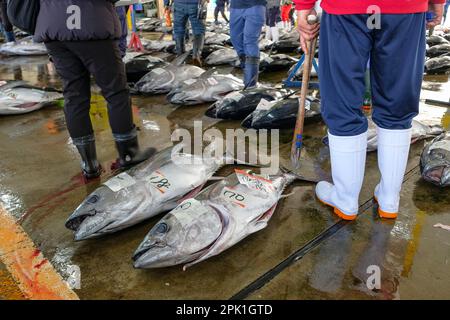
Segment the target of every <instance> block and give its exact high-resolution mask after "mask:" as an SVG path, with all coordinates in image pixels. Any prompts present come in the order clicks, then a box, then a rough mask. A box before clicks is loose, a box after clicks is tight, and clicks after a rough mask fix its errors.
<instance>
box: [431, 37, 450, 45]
mask: <svg viewBox="0 0 450 320" xmlns="http://www.w3.org/2000/svg"><path fill="white" fill-rule="evenodd" d="M446 43H449V42H448V41H447V40H446V39H445V38H443V37H441V36H437V35H432V36H429V37H427V44H428V45H429V46H430V47H433V46H436V45H438V44H446Z"/></svg>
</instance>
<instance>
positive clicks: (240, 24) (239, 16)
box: [230, 8, 245, 69]
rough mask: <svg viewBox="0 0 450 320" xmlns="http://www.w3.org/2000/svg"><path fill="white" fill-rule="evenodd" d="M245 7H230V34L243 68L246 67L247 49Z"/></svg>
mask: <svg viewBox="0 0 450 320" xmlns="http://www.w3.org/2000/svg"><path fill="white" fill-rule="evenodd" d="M244 12H245V9H236V8H231V9H230V36H231V43H232V44H233V48H234V50H236V53H237V54H238V56H239V59H240V61H241V65H240V66H241V68H242V69H244V67H245V51H244V32H243V30H244V26H245V18H244Z"/></svg>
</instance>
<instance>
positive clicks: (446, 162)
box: [420, 132, 450, 187]
mask: <svg viewBox="0 0 450 320" xmlns="http://www.w3.org/2000/svg"><path fill="white" fill-rule="evenodd" d="M420 172H421V173H422V178H423V179H424V180H425V181H428V182H431V183H433V184H435V185H437V186H439V187H450V132H445V133H442V134H441V135H440V136H438V137H436V138H434V140H433V141H431V142H430V143H429V144H428V145H426V147H425V149H424V150H423V152H422V156H421V157H420Z"/></svg>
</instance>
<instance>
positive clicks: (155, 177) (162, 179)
mask: <svg viewBox="0 0 450 320" xmlns="http://www.w3.org/2000/svg"><path fill="white" fill-rule="evenodd" d="M148 181H149V182H150V184H151V185H152V186H153V187H155V189H156V190H158V191H159V192H161V193H166V191H168V190H169V188H170V182H169V179H167V177H166V176H165V175H164V173H162V172H161V171H159V170H156V171H155V172H152V174H151V175H150V177H149V178H148Z"/></svg>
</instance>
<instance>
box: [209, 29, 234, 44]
mask: <svg viewBox="0 0 450 320" xmlns="http://www.w3.org/2000/svg"><path fill="white" fill-rule="evenodd" d="M229 41H230V36H229V35H227V34H226V33H220V32H206V33H205V44H221V45H223V44H226V43H228V42H229Z"/></svg>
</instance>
